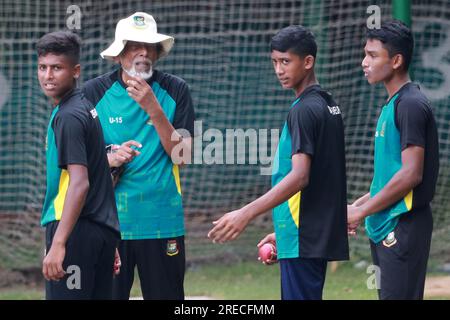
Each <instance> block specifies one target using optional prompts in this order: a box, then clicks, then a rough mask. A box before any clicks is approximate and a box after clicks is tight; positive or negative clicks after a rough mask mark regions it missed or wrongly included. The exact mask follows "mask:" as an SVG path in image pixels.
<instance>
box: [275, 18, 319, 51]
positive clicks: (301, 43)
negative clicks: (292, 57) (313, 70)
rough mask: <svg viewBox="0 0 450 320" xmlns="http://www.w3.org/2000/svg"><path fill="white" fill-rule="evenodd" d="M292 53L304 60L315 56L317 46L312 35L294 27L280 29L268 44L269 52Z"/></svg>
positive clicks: (301, 28) (297, 26)
mask: <svg viewBox="0 0 450 320" xmlns="http://www.w3.org/2000/svg"><path fill="white" fill-rule="evenodd" d="M273 50H277V51H280V52H287V51H289V52H292V53H295V54H296V55H298V56H300V57H302V58H304V57H306V56H307V55H311V56H313V57H314V58H315V57H316V54H317V44H316V40H315V38H314V34H313V33H312V32H311V31H310V30H309V29H307V28H305V27H303V26H300V25H295V26H289V27H286V28H283V29H281V30H280V31H278V32H277V34H276V35H275V36H274V37H273V38H272V41H271V42H270V51H273Z"/></svg>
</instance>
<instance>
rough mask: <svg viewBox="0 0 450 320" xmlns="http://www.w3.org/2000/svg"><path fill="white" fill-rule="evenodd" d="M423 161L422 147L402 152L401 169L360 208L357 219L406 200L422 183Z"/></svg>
mask: <svg viewBox="0 0 450 320" xmlns="http://www.w3.org/2000/svg"><path fill="white" fill-rule="evenodd" d="M423 161H424V149H423V148H422V147H417V146H411V147H408V148H407V149H405V150H404V151H403V152H402V167H401V169H400V170H399V171H398V172H397V173H396V174H395V175H394V176H393V177H392V178H391V180H390V181H389V182H388V183H387V184H386V186H385V187H384V188H383V189H382V190H381V191H380V192H378V193H377V194H376V195H375V196H374V197H372V198H370V199H369V200H367V201H366V202H365V203H364V204H363V205H361V206H359V207H358V209H359V210H358V212H357V214H356V217H355V218H359V219H360V220H361V219H363V218H365V217H367V216H370V215H372V214H374V213H376V212H379V211H381V210H384V209H386V208H388V207H389V206H391V205H393V204H394V203H396V202H398V201H399V200H400V199H402V198H404V197H405V196H406V195H407V194H408V193H409V192H410V191H411V190H413V189H414V188H415V187H416V186H417V185H419V184H420V183H421V182H422V175H423Z"/></svg>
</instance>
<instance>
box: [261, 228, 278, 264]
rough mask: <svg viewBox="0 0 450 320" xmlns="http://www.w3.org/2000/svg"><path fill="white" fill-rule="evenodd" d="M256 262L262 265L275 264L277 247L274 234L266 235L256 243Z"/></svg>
mask: <svg viewBox="0 0 450 320" xmlns="http://www.w3.org/2000/svg"><path fill="white" fill-rule="evenodd" d="M258 248H259V249H258V260H259V261H261V262H262V263H263V264H266V265H271V264H274V263H277V262H278V260H277V247H276V240H275V233H271V234H268V235H267V236H265V237H264V238H263V239H262V240H261V241H260V242H259V243H258Z"/></svg>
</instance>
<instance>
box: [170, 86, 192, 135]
mask: <svg viewBox="0 0 450 320" xmlns="http://www.w3.org/2000/svg"><path fill="white" fill-rule="evenodd" d="M179 90H180V91H179V93H178V95H177V102H176V103H177V105H176V110H175V115H174V119H173V127H174V128H175V129H185V130H187V131H189V133H190V135H191V137H193V136H194V135H195V133H194V120H195V113H194V105H193V103H192V98H191V94H190V92H189V87H188V86H187V85H186V84H185V83H182V84H181V85H180V89H179Z"/></svg>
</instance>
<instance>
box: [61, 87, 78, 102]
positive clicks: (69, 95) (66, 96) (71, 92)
mask: <svg viewBox="0 0 450 320" xmlns="http://www.w3.org/2000/svg"><path fill="white" fill-rule="evenodd" d="M80 92H81V90H80V88H77V87H74V88H73V89H70V90H69V91H67V92H66V93H65V94H64V95H63V97H62V98H61V100H60V101H59V103H58V106H60V107H61V105H62V104H63V103H65V102H67V101H68V100H69V99H70V98H72V97H73V96H75V95H77V94H80Z"/></svg>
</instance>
